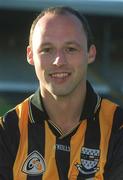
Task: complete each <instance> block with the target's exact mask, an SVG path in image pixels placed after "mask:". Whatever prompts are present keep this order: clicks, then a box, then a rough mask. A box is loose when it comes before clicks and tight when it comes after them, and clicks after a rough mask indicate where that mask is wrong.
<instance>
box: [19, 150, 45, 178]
mask: <svg viewBox="0 0 123 180" xmlns="http://www.w3.org/2000/svg"><path fill="white" fill-rule="evenodd" d="M45 170H46V164H45V161H44V158H43V157H42V155H41V154H40V153H39V152H38V151H33V152H32V153H30V154H29V155H28V156H27V159H26V160H25V162H24V164H23V167H22V172H24V173H26V174H28V175H31V176H36V175H40V174H43V173H44V172H45Z"/></svg>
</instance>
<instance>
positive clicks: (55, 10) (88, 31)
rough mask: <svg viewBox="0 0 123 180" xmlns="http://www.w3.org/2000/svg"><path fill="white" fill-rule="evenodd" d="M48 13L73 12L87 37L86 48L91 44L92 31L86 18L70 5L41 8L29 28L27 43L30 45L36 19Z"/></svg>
mask: <svg viewBox="0 0 123 180" xmlns="http://www.w3.org/2000/svg"><path fill="white" fill-rule="evenodd" d="M48 13H52V14H56V15H65V14H67V13H69V14H73V15H74V16H76V17H77V18H78V19H79V20H80V21H81V23H82V26H83V29H84V31H85V34H86V37H87V45H88V49H89V47H90V45H91V44H93V36H92V32H91V29H90V27H89V24H88V22H87V20H86V18H85V17H84V16H83V15H82V14H80V13H79V12H78V11H77V10H75V9H73V8H70V7H65V6H62V7H50V8H47V9H45V10H43V11H42V12H41V13H40V14H39V15H38V16H37V17H36V19H35V20H34V21H33V23H32V26H31V29H30V35H29V45H30V46H31V45H32V35H33V32H34V28H35V26H36V24H37V22H38V20H39V19H40V18H41V17H43V16H44V15H45V14H48Z"/></svg>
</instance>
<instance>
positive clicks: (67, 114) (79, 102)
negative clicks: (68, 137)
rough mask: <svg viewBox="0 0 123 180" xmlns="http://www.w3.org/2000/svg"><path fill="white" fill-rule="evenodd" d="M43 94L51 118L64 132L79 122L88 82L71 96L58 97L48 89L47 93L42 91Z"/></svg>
mask: <svg viewBox="0 0 123 180" xmlns="http://www.w3.org/2000/svg"><path fill="white" fill-rule="evenodd" d="M41 95H42V97H43V102H44V106H45V108H46V111H47V113H48V115H49V120H50V121H52V122H53V123H54V124H55V125H56V126H57V127H59V128H60V129H61V130H62V132H63V133H67V132H69V131H71V129H73V128H74V127H75V126H76V125H77V124H78V123H79V120H80V116H81V112H82V109H83V105H84V101H85V95H86V84H85V86H84V87H81V88H79V89H78V90H77V91H74V92H73V93H72V94H70V95H69V96H62V97H61V96H60V97H58V96H57V97H56V96H53V95H51V94H50V93H49V92H48V91H46V92H45V93H44V92H43V93H42V91H41Z"/></svg>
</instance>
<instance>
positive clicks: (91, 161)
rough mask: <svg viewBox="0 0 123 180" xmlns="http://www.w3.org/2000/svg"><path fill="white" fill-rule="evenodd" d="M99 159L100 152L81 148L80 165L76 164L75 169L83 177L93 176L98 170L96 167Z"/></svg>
mask: <svg viewBox="0 0 123 180" xmlns="http://www.w3.org/2000/svg"><path fill="white" fill-rule="evenodd" d="M99 157H100V150H99V149H91V148H86V147H82V149H81V162H80V164H79V163H77V164H76V167H77V169H78V170H79V172H80V173H81V174H83V175H84V176H87V175H93V174H95V173H96V172H97V171H98V170H99V167H97V165H98V162H99Z"/></svg>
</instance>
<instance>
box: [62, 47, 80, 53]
mask: <svg viewBox="0 0 123 180" xmlns="http://www.w3.org/2000/svg"><path fill="white" fill-rule="evenodd" d="M65 51H66V52H68V53H74V52H76V51H78V49H77V48H75V47H67V48H66V49H65Z"/></svg>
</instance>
